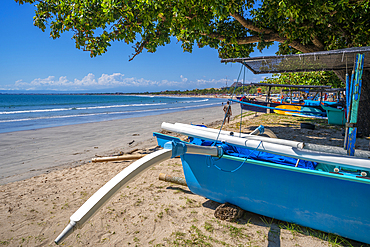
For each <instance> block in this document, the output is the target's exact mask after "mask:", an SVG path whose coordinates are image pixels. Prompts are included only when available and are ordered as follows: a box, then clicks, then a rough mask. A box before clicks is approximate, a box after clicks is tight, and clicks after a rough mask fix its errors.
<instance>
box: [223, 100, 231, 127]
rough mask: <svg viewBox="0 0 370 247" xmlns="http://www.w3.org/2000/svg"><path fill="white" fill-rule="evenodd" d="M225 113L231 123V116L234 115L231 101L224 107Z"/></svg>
mask: <svg viewBox="0 0 370 247" xmlns="http://www.w3.org/2000/svg"><path fill="white" fill-rule="evenodd" d="M224 112H225V114H226V119H227V123H229V121H230V117H231V115H233V113H232V111H231V105H230V101H228V102H227V103H226V105H225V106H224Z"/></svg>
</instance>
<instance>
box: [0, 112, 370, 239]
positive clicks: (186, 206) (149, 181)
mask: <svg viewBox="0 0 370 247" xmlns="http://www.w3.org/2000/svg"><path fill="white" fill-rule="evenodd" d="M233 107H234V108H233V109H235V110H234V115H237V114H238V113H237V110H236V109H238V108H237V107H236V106H233ZM223 116H224V115H223V111H222V106H219V107H213V108H207V109H199V110H191V111H185V112H178V113H169V114H162V115H156V116H148V117H142V118H131V119H124V120H114V121H107V122H98V123H88V124H79V125H70V126H63V127H55V128H47V129H40V130H32V131H20V132H11V133H4V134H0V139H1V142H0V157H2V159H1V166H0V171H1V172H0V174H1V177H0V184H2V185H1V186H0V229H1V231H0V245H4V246H55V244H54V239H55V238H56V237H57V236H58V235H59V233H60V232H61V231H62V230H63V229H64V227H65V226H66V225H67V224H68V221H69V217H70V216H71V215H72V214H73V213H74V212H75V211H76V210H77V209H78V208H79V207H80V206H81V205H82V204H83V203H84V202H85V201H86V200H87V199H88V198H89V197H90V196H91V195H92V194H93V193H94V192H96V191H97V190H98V189H99V188H100V187H101V186H103V185H104V184H105V183H106V182H107V181H109V180H110V179H111V178H112V177H114V176H115V175H116V174H117V173H119V172H120V171H122V170H123V169H124V168H125V167H127V166H129V165H130V164H131V163H132V161H115V162H104V163H91V159H92V158H96V157H103V156H113V155H121V154H127V153H133V154H147V153H150V152H152V151H153V150H154V149H155V148H156V145H157V144H156V141H155V139H154V138H153V136H152V133H153V132H159V131H161V129H160V125H161V123H162V122H171V123H175V122H182V123H188V124H190V123H196V124H206V125H211V126H214V127H219V126H220V124H221V120H222V119H223ZM243 119H244V121H246V122H248V123H249V124H248V125H247V126H243V128H242V130H243V131H245V132H249V131H250V130H252V129H253V128H255V127H256V126H258V125H259V124H265V125H267V126H268V127H269V128H270V129H271V130H272V131H273V132H274V133H275V134H276V135H277V136H278V137H279V138H287V137H290V138H287V139H293V140H297V141H305V142H311V143H318V144H328V145H333V146H340V145H342V143H343V137H342V135H341V129H340V128H339V127H330V126H329V127H328V126H324V125H323V126H317V129H316V130H314V131H312V130H306V129H300V128H299V123H298V122H295V120H294V118H292V117H290V118H287V120H286V121H284V122H279V123H274V124H271V123H272V122H273V119H272V120H271V121H270V122H269V121H266V120H265V119H264V116H263V115H257V116H256V115H255V114H252V115H248V116H246V117H244V118H243ZM292 119H293V120H292ZM238 121H239V120H238V119H235V120H233V121H231V123H230V124H228V125H227V126H226V128H229V129H233V130H236V129H238V127H237V122H238ZM357 143H358V145H357V147H358V148H360V149H364V150H367V148H368V146H369V141H368V140H366V139H359V140H358V142H357ZM159 173H165V174H170V175H173V176H178V177H183V171H182V167H181V161H180V159H178V158H175V159H172V160H168V161H166V162H163V163H161V164H159V165H156V166H154V167H152V168H150V169H149V170H148V171H146V172H144V173H143V174H142V175H141V176H139V177H138V178H136V179H135V180H134V181H133V182H131V183H130V184H129V185H128V186H127V187H126V188H123V189H122V190H121V191H120V192H119V193H118V194H117V195H115V196H114V197H113V198H112V200H110V201H109V202H108V203H107V204H106V205H105V206H104V207H103V208H102V210H100V211H99V212H98V213H97V214H96V215H95V216H94V217H93V218H92V219H91V220H90V221H88V223H87V224H86V225H85V226H84V228H83V229H80V230H77V231H75V232H74V233H73V234H72V235H71V236H69V238H67V239H66V241H65V242H64V243H63V246H333V245H336V244H338V245H339V246H342V245H348V244H350V245H353V246H360V245H361V243H358V242H355V241H350V240H346V239H343V238H339V239H338V238H336V236H335V235H331V234H324V233H321V232H317V231H316V232H314V231H312V230H310V229H305V228H304V227H301V226H298V225H295V224H290V223H287V222H281V221H277V220H274V219H271V218H268V217H264V216H261V215H257V214H253V213H250V212H245V213H244V215H243V217H242V218H241V219H240V220H238V221H237V222H234V223H231V222H227V221H221V220H219V219H217V218H215V217H214V211H215V208H216V207H217V206H219V203H217V202H213V201H211V200H208V199H207V198H204V197H201V196H198V195H195V194H193V193H192V192H190V191H189V189H188V188H187V187H186V186H181V185H175V184H171V183H167V182H163V181H159V180H158V176H159Z"/></svg>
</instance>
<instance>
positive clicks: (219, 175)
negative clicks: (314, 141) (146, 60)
mask: <svg viewBox="0 0 370 247" xmlns="http://www.w3.org/2000/svg"><path fill="white" fill-rule="evenodd" d="M165 129H167V130H168V129H171V130H172V131H173V130H174V128H171V127H170V128H169V127H168V126H167V127H165ZM177 132H178V133H184V132H185V133H188V134H190V137H191V140H192V142H191V143H196V144H200V145H206V146H209V145H213V144H214V143H213V141H212V140H211V138H210V136H209V135H203V136H199V135H201V134H199V133H201V130H199V133H194V132H191V131H189V132H187V131H184V128H181V129H179V130H178V131H177ZM155 136H156V137H157V138H158V143H159V145H162V146H163V147H165V143H167V142H168V141H170V140H172V141H174V142H182V141H181V140H179V139H177V138H173V137H169V136H164V135H162V134H159V133H156V134H155ZM194 136H195V137H194ZM200 138H202V139H200ZM223 138H225V137H224V136H222V137H220V139H221V140H222V139H223ZM230 138H231V139H232V138H234V139H237V138H238V137H232V136H229V139H230ZM243 141H245V140H243ZM256 142H257V143H255V144H254V145H255V147H256V145H257V146H258V145H260V146H259V148H257V147H256V148H254V149H251V148H250V147H245V146H244V147H243V145H242V144H241V145H235V143H233V144H229V143H228V142H227V141H223V143H221V142H220V143H218V144H219V145H220V146H221V147H222V150H223V152H224V153H223V155H222V157H212V156H209V155H208V156H207V155H199V154H187V153H184V154H182V155H181V160H182V165H183V170H184V174H185V178H186V183H187V185H188V187H189V189H190V190H191V191H192V192H193V193H195V194H198V195H201V196H204V197H206V198H209V199H211V200H214V201H217V202H219V203H226V202H228V203H231V204H234V205H237V206H239V207H241V208H242V209H245V210H247V211H251V212H254V213H257V214H261V215H265V216H269V217H271V218H274V219H279V220H283V221H288V222H292V223H296V224H299V225H302V226H306V227H310V228H313V229H317V230H321V231H325V232H330V233H334V234H338V235H340V236H343V237H347V238H351V239H354V240H357V241H361V242H364V243H370V235H369V234H368V233H369V232H370V216H369V214H368V208H369V207H370V197H368V196H366V195H367V194H368V193H370V177H369V174H370V161H369V160H368V159H367V160H366V159H360V158H357V159H356V158H353V159H352V160H351V161H354V160H356V162H357V163H358V164H359V166H355V165H353V164H354V163H353V164H352V165H349V164H341V165H339V164H340V163H339V162H334V163H333V162H331V163H330V164H328V163H327V162H326V163H325V161H323V160H321V161H320V159H317V157H314V158H312V157H311V158H308V157H305V154H303V153H302V152H304V151H303V150H304V149H299V148H293V150H294V151H293V152H292V153H296V154H300V152H301V155H302V157H298V156H295V157H294V155H290V157H288V156H286V154H287V153H288V152H286V151H282V152H281V154H284V153H285V154H284V156H283V155H279V154H273V153H278V152H277V151H276V150H274V151H272V150H266V149H267V148H266V147H264V146H266V144H267V142H265V141H256ZM251 145H253V144H251ZM278 147H280V148H281V147H283V145H280V146H279V145H278ZM283 148H284V147H283ZM263 149H265V150H264V151H266V152H262V151H260V150H263ZM309 153H310V152H309ZM322 154H323V153H321V155H322ZM311 155H313V156H315V155H317V153H314V152H312V153H311ZM324 156H325V155H324ZM329 157H330V156H328V157H326V158H325V159H330V158H329ZM333 157H337V158H341V155H333ZM342 158H345V156H343V157H342ZM347 158H348V157H347ZM310 160H311V161H310Z"/></svg>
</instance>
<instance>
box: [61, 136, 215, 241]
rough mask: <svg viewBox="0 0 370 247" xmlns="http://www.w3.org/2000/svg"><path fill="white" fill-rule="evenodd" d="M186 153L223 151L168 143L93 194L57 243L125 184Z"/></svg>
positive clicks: (212, 153) (75, 214)
mask: <svg viewBox="0 0 370 247" xmlns="http://www.w3.org/2000/svg"><path fill="white" fill-rule="evenodd" d="M184 153H192V154H205V155H211V156H217V157H221V156H222V149H221V148H219V147H199V146H196V145H192V144H185V143H181V142H168V143H166V144H165V148H164V149H162V150H158V151H155V152H153V153H151V154H148V155H146V156H145V157H143V158H141V159H139V160H137V161H135V162H134V163H132V164H131V165H130V166H128V167H126V168H125V169H124V170H123V171H121V172H120V173H119V174H117V175H116V176H115V177H114V178H112V179H111V180H110V181H108V182H107V183H106V184H105V185H104V186H103V187H101V188H100V189H99V190H98V191H97V192H95V194H93V195H92V196H91V197H90V198H89V199H88V200H87V201H86V202H85V203H84V204H83V205H82V206H81V207H80V208H79V209H78V210H77V211H76V212H75V213H74V214H73V215H72V216H71V217H70V222H69V224H68V225H67V227H66V228H65V229H64V230H63V232H62V233H61V234H60V235H59V236H58V237H57V238H56V239H55V243H56V244H59V243H61V242H62V241H63V240H64V239H65V238H66V237H68V236H69V235H70V234H71V233H72V232H74V231H75V230H76V229H79V228H82V227H83V225H84V224H85V223H86V222H87V221H88V220H89V219H90V218H91V217H92V216H93V215H94V214H95V213H96V212H97V211H98V210H99V209H100V208H101V207H102V206H104V204H105V203H106V202H107V201H109V199H110V198H112V197H113V196H114V195H115V194H116V193H117V192H118V191H119V190H120V189H121V188H122V187H123V186H124V185H125V184H127V183H128V182H130V181H131V180H132V179H134V178H135V177H136V176H138V175H139V174H141V173H142V172H144V171H145V170H147V169H148V168H149V167H151V166H154V165H156V164H159V163H161V162H163V161H165V160H167V159H170V158H174V157H176V156H178V155H182V154H184Z"/></svg>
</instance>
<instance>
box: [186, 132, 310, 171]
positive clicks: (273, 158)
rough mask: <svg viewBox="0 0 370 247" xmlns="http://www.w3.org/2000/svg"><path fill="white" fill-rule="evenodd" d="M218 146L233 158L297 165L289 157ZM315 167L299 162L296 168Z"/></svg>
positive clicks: (198, 142)
mask: <svg viewBox="0 0 370 247" xmlns="http://www.w3.org/2000/svg"><path fill="white" fill-rule="evenodd" d="M190 143H192V144H195V145H200V146H211V145H213V142H211V141H205V140H201V139H198V138H190ZM218 145H220V146H222V149H223V151H224V154H227V155H231V156H235V157H240V158H248V159H253V160H259V161H264V162H271V163H275V164H280V165H287V166H296V163H297V159H294V158H289V157H285V156H281V155H275V154H270V153H266V152H260V151H255V150H251V149H247V148H242V147H236V146H231V145H228V144H222V143H220V142H218V143H217V146H218ZM316 166H317V163H316V162H312V161H306V160H300V161H299V163H298V166H297V167H299V168H305V169H309V170H315V168H316Z"/></svg>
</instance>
